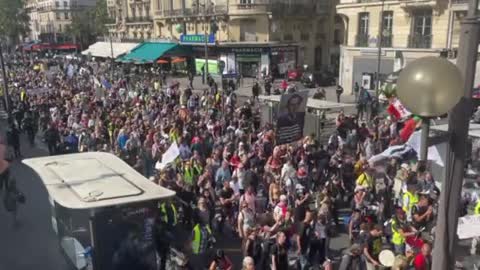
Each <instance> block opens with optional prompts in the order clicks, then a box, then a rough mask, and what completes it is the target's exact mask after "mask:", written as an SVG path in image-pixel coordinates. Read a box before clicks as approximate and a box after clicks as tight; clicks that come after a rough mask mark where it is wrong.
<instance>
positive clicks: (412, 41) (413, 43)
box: [408, 34, 432, 49]
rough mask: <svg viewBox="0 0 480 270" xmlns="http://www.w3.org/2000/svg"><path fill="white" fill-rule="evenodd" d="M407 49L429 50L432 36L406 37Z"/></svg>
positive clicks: (416, 35)
mask: <svg viewBox="0 0 480 270" xmlns="http://www.w3.org/2000/svg"><path fill="white" fill-rule="evenodd" d="M408 47H409V48H418V49H429V48H431V47H432V35H420V34H411V35H410V36H409V37H408Z"/></svg>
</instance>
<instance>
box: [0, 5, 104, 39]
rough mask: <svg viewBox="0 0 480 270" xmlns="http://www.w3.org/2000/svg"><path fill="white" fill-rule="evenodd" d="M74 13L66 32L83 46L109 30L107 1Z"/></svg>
mask: <svg viewBox="0 0 480 270" xmlns="http://www.w3.org/2000/svg"><path fill="white" fill-rule="evenodd" d="M0 1H3V0H0ZM72 15H73V16H72V23H71V24H70V25H69V26H67V29H66V32H67V34H69V35H70V36H71V37H72V39H73V40H74V41H75V42H77V43H79V44H80V45H81V46H82V48H85V47H86V46H88V45H89V44H92V43H93V42H95V38H96V37H97V36H103V35H104V34H105V33H106V32H107V28H106V27H105V24H106V23H108V20H109V18H108V13H107V3H106V1H102V0H100V1H97V5H96V6H95V7H91V8H88V9H85V10H82V11H78V12H75V13H74V14H72Z"/></svg>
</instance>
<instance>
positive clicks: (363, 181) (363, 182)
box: [357, 173, 373, 189]
mask: <svg viewBox="0 0 480 270" xmlns="http://www.w3.org/2000/svg"><path fill="white" fill-rule="evenodd" d="M357 185H359V186H362V187H365V188H370V189H373V177H372V176H370V175H368V174H366V173H362V174H360V176H358V178H357Z"/></svg>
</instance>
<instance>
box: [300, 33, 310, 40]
mask: <svg viewBox="0 0 480 270" xmlns="http://www.w3.org/2000/svg"><path fill="white" fill-rule="evenodd" d="M300 39H301V40H302V41H308V40H309V39H310V35H309V34H308V33H301V34H300Z"/></svg>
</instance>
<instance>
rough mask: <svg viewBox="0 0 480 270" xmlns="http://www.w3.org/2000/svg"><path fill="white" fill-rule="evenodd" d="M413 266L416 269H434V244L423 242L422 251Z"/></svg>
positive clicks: (414, 260)
mask: <svg viewBox="0 0 480 270" xmlns="http://www.w3.org/2000/svg"><path fill="white" fill-rule="evenodd" d="M413 267H414V268H415V270H431V269H432V246H431V245H430V243H424V244H423V246H422V250H421V252H420V253H418V254H417V255H416V256H415V258H414V259H413Z"/></svg>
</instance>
